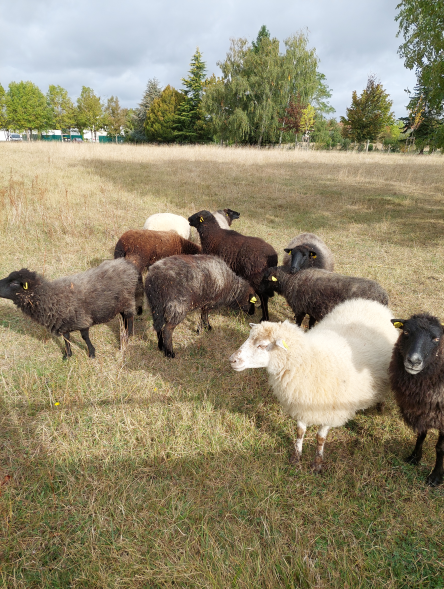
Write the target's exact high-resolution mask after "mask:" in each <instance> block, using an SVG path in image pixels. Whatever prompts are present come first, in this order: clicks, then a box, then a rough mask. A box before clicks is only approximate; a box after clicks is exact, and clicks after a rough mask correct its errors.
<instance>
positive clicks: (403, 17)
mask: <svg viewBox="0 0 444 589" xmlns="http://www.w3.org/2000/svg"><path fill="white" fill-rule="evenodd" d="M396 8H397V9H398V10H399V12H398V14H397V16H396V17H395V20H397V21H398V22H399V31H398V36H399V35H400V34H401V33H402V35H403V37H404V43H402V44H401V45H400V47H399V50H398V53H399V54H400V56H401V57H403V58H404V59H405V62H404V63H405V66H406V67H407V68H408V69H416V72H417V77H418V81H419V83H420V84H421V86H424V87H427V88H428V89H429V95H428V104H429V105H430V107H431V108H435V109H436V108H440V106H441V105H442V103H443V101H444V35H443V30H444V3H443V1H442V0H402V2H400V3H399V4H398V5H397V7H396Z"/></svg>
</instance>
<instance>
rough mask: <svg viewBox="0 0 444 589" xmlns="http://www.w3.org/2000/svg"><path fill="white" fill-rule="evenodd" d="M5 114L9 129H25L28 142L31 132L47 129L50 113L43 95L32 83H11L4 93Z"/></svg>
mask: <svg viewBox="0 0 444 589" xmlns="http://www.w3.org/2000/svg"><path fill="white" fill-rule="evenodd" d="M6 114H7V118H8V123H9V125H10V127H11V128H13V129H16V130H17V131H19V130H22V129H25V130H26V133H27V135H28V140H29V139H31V138H32V137H31V135H32V131H33V130H34V129H35V130H37V131H42V130H43V129H46V128H48V126H49V125H48V123H49V120H50V113H49V110H48V106H47V104H46V98H45V95H44V94H43V93H42V92H41V90H40V89H39V88H38V87H37V86H36V85H35V84H33V83H32V82H11V83H10V84H9V89H8V92H7V93H6Z"/></svg>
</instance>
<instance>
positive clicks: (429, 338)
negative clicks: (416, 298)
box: [389, 313, 444, 487]
mask: <svg viewBox="0 0 444 589" xmlns="http://www.w3.org/2000/svg"><path fill="white" fill-rule="evenodd" d="M392 323H393V325H394V326H395V327H397V328H398V329H401V330H402V331H401V333H400V334H399V338H398V341H397V342H396V344H395V347H394V349H393V355H392V361H391V363H390V368H389V372H390V384H391V387H392V390H393V393H394V395H395V399H396V402H397V403H398V406H399V409H400V411H401V415H402V417H403V419H404V421H405V422H406V424H407V425H409V426H410V427H411V428H412V429H413V431H415V432H416V434H417V438H416V445H415V448H414V450H413V452H412V453H411V454H410V455H409V456H408V457H407V458H406V462H408V463H409V464H419V462H420V461H421V458H422V445H423V442H424V440H425V438H426V436H427V431H428V430H429V429H437V430H438V432H439V437H438V442H437V444H436V462H435V467H434V468H433V470H432V472H431V473H430V474H429V476H428V477H427V484H428V485H429V486H431V487H436V486H437V485H441V484H442V482H443V478H444V469H443V458H444V337H443V326H442V323H441V322H440V320H439V319H438V318H437V317H433V316H432V315H428V314H427V313H420V314H418V315H413V316H412V317H410V319H393V320H392Z"/></svg>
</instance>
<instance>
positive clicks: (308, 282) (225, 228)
mask: <svg viewBox="0 0 444 589" xmlns="http://www.w3.org/2000/svg"><path fill="white" fill-rule="evenodd" d="M239 217H240V213H238V212H236V211H234V210H232V209H229V208H225V209H220V210H218V211H215V212H214V213H211V212H209V211H207V210H200V211H198V212H195V213H191V214H190V216H189V218H188V219H186V218H184V217H181V216H179V215H173V214H171V213H158V214H155V215H151V216H150V217H149V218H148V219H147V220H146V222H145V225H144V227H143V229H137V228H134V229H130V230H128V231H126V232H125V233H123V234H122V236H121V237H120V238H119V240H118V241H117V243H116V244H115V246H114V259H113V260H105V261H104V262H102V263H101V264H100V265H99V266H97V267H95V268H91V269H89V270H86V271H84V272H81V273H79V274H75V275H72V276H66V277H61V278H57V279H55V280H53V281H50V280H47V279H46V278H44V277H43V276H41V275H39V274H37V273H36V272H34V271H33V270H30V269H27V268H22V269H21V270H13V271H12V272H11V273H10V274H9V275H8V276H7V277H5V278H3V279H2V280H0V298H4V299H10V300H11V301H12V302H13V304H14V305H16V306H17V307H18V308H19V309H20V310H21V311H22V312H23V313H24V314H25V315H27V316H28V317H30V318H31V319H32V320H34V321H36V322H37V323H39V324H40V325H42V326H44V327H45V328H47V329H48V330H49V332H50V333H51V334H53V335H55V336H61V337H62V338H63V339H62V341H63V342H64V355H63V357H64V359H67V358H69V357H70V356H71V354H72V352H71V341H70V334H71V332H73V331H80V334H81V336H82V338H83V340H84V342H85V344H86V347H87V350H88V356H89V357H90V358H94V357H95V354H96V350H95V348H94V346H93V345H92V343H91V340H90V338H89V329H90V327H92V326H94V325H97V324H100V323H106V322H108V321H110V320H111V319H113V317H115V316H116V315H118V314H120V315H121V316H122V319H123V333H122V337H123V339H124V340H127V338H128V337H129V336H131V335H132V333H133V330H134V316H135V315H136V314H139V315H140V314H142V311H143V299H144V295H146V299H147V302H148V305H149V307H150V310H151V316H152V325H153V328H154V330H155V332H156V336H157V345H158V348H159V350H160V351H162V352H163V353H164V355H165V356H166V357H167V358H169V359H173V358H174V357H175V352H174V350H173V342H172V338H173V331H174V329H175V328H176V327H177V326H178V325H179V324H180V323H181V322H182V321H183V320H184V318H185V317H186V316H187V315H188V314H189V313H191V312H192V311H194V310H200V321H199V323H198V326H197V331H198V333H200V332H201V331H202V330H204V329H205V330H211V325H210V322H209V311H213V310H215V309H218V308H221V307H227V308H231V309H234V310H236V311H239V312H244V313H248V314H249V315H251V316H252V315H254V313H255V307H256V305H258V306H259V305H260V307H261V310H262V317H261V319H260V322H259V323H257V324H256V323H251V324H250V326H251V331H250V335H249V338H248V339H247V340H246V341H245V342H244V343H243V344H242V345H241V346H240V348H239V349H238V350H237V351H235V352H233V353H232V355H231V357H230V359H229V362H230V365H231V368H232V369H233V370H234V371H236V372H242V371H243V370H245V369H247V368H265V369H266V370H267V372H268V376H269V384H270V387H271V390H272V392H273V394H274V395H275V397H276V398H277V400H278V401H279V403H280V404H281V406H282V409H283V411H284V412H285V413H286V414H288V415H289V416H290V417H291V418H293V419H294V420H295V421H296V423H297V436H296V439H295V440H294V445H293V446H294V447H293V448H292V450H291V457H290V461H291V463H292V464H295V465H299V464H300V462H301V456H302V445H303V439H304V435H305V432H306V429H307V427H308V426H310V425H316V426H317V427H318V433H317V450H316V455H315V458H314V461H313V470H314V471H315V472H321V471H322V470H323V468H324V445H325V441H326V438H327V434H328V431H329V429H330V428H331V427H340V426H343V425H344V424H345V423H346V422H347V421H348V420H349V419H351V418H353V416H354V415H355V413H356V412H357V411H360V410H364V409H367V408H369V407H372V406H377V407H378V408H381V407H382V405H383V404H384V402H385V400H386V399H387V398H388V396H389V394H390V390H392V391H393V392H394V395H395V399H396V402H397V404H398V406H399V409H400V414H401V416H402V418H403V419H404V421H405V423H406V424H407V425H408V426H410V427H411V428H412V429H413V430H414V431H415V432H416V434H417V440H416V445H415V448H414V450H413V452H412V453H411V454H410V455H409V456H408V458H407V459H406V460H407V462H409V463H410V464H418V463H419V461H420V459H421V456H422V444H423V442H424V439H425V437H426V435H427V432H428V430H429V429H437V430H438V432H439V438H438V443H437V445H436V464H435V467H434V469H433V471H432V473H431V474H430V475H429V477H428V478H427V484H428V485H430V486H437V485H440V484H442V482H443V479H444V468H443V461H444V332H443V327H442V325H441V323H440V321H439V320H438V319H437V318H436V317H432V316H430V315H427V314H422V315H415V316H413V317H412V318H410V319H396V318H394V316H393V314H392V312H391V311H390V309H389V307H388V304H389V300H388V295H387V293H386V291H385V290H384V289H383V288H382V287H381V286H380V285H379V284H378V283H376V282H375V281H373V280H369V279H367V278H365V277H351V276H343V275H340V274H337V273H336V272H334V257H333V253H332V251H331V250H330V248H329V247H328V245H327V244H325V243H324V241H323V240H322V239H321V238H320V237H319V236H317V235H315V234H313V233H300V234H298V235H296V236H294V237H291V236H289V240H288V246H287V247H286V248H285V250H284V252H285V255H284V256H283V260H282V265H281V266H279V265H278V253H277V252H276V250H275V249H274V248H273V246H272V245H271V244H269V243H267V242H266V241H264V240H263V239H260V238H259V237H255V236H247V235H243V234H242V233H239V232H237V231H234V230H232V229H231V225H232V223H233V221H235V220H236V219H238V218H239ZM192 228H195V230H196V231H195V232H194V234H192V233H191V229H192ZM337 255H338V253H336V257H337ZM275 295H281V296H283V297H285V299H286V300H287V302H288V304H289V307H290V308H291V310H292V312H293V314H292V315H291V316H289V317H288V319H287V320H285V321H283V322H273V321H270V317H269V308H268V305H269V300H270V299H271V298H273V297H274V296H275ZM307 316H308V319H307ZM304 321H306V322H307V327H306V328H305V329H304V328H303V327H302V325H303V324H304ZM156 353H157V352H156ZM165 361H173V360H165ZM71 362H72V360H71ZM227 369H228V364H227ZM236 378H242V376H238V377H236Z"/></svg>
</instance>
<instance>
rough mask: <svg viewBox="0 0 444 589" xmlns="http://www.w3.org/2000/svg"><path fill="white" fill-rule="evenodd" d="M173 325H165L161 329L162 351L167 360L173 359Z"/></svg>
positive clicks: (174, 326) (174, 327)
mask: <svg viewBox="0 0 444 589" xmlns="http://www.w3.org/2000/svg"><path fill="white" fill-rule="evenodd" d="M176 327H177V326H176V325H174V324H173V323H166V324H165V325H164V327H163V330H162V331H163V351H164V353H165V356H166V357H167V358H174V357H175V353H174V352H173V331H174V330H175V329H176Z"/></svg>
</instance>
